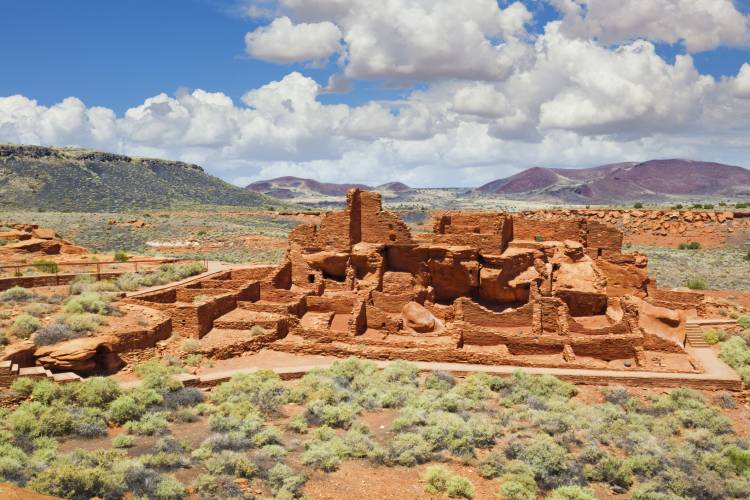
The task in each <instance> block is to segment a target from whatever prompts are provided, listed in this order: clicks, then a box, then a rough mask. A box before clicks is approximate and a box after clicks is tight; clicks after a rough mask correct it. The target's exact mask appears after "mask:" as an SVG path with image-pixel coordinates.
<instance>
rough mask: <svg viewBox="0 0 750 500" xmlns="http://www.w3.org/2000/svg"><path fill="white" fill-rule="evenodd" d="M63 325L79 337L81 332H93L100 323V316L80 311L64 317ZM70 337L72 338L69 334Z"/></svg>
mask: <svg viewBox="0 0 750 500" xmlns="http://www.w3.org/2000/svg"><path fill="white" fill-rule="evenodd" d="M63 321H64V324H65V326H66V327H67V328H68V329H69V330H71V331H72V332H73V333H74V334H77V335H75V336H76V337H80V336H81V335H82V334H85V333H88V332H93V331H94V330H96V329H97V328H99V325H100V324H101V323H102V321H101V318H100V317H99V316H98V315H96V314H90V313H80V314H69V315H67V316H65V318H64V320H63ZM71 338H74V337H73V336H72V335H71Z"/></svg>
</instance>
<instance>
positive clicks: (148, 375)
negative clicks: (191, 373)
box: [135, 360, 182, 393]
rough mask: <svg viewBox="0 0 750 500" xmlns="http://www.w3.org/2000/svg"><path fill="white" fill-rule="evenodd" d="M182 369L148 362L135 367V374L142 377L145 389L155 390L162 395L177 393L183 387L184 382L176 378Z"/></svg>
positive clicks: (155, 361)
mask: <svg viewBox="0 0 750 500" xmlns="http://www.w3.org/2000/svg"><path fill="white" fill-rule="evenodd" d="M179 372H180V369H179V368H178V367H175V366H167V365H163V364H161V363H159V361H157V360H151V361H146V362H144V363H139V364H137V365H136V366H135V373H136V375H138V376H139V377H141V379H142V381H143V383H142V387H143V388H144V389H154V390H156V391H158V392H161V393H166V392H170V391H176V390H177V389H180V388H181V387H182V382H180V381H179V380H177V379H176V378H174V375H175V374H177V373H179Z"/></svg>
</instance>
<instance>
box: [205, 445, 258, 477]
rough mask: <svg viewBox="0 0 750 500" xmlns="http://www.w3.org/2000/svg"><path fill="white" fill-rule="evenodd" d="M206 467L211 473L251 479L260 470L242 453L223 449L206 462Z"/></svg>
mask: <svg viewBox="0 0 750 500" xmlns="http://www.w3.org/2000/svg"><path fill="white" fill-rule="evenodd" d="M205 465H206V469H208V471H209V472H210V473H211V474H228V475H231V476H235V477H243V478H246V479H250V478H252V477H253V476H255V475H256V473H257V472H258V467H257V466H256V465H255V464H254V463H253V462H252V461H251V460H250V459H249V458H248V457H247V456H245V455H243V454H242V453H237V452H236V451H229V450H223V451H222V452H221V453H219V454H217V455H214V456H212V457H211V458H209V459H208V460H206V462H205Z"/></svg>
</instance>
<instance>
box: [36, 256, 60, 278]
mask: <svg viewBox="0 0 750 500" xmlns="http://www.w3.org/2000/svg"><path fill="white" fill-rule="evenodd" d="M31 265H32V266H34V268H35V269H36V270H37V271H39V272H42V273H49V274H56V273H57V272H58V271H59V270H60V268H59V266H58V265H57V262H55V261H53V260H48V259H40V260H35V261H34V262H33V263H32V264H31Z"/></svg>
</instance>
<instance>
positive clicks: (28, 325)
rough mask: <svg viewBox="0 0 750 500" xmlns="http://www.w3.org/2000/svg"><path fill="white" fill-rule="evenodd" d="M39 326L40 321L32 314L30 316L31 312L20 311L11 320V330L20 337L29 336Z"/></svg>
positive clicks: (25, 337)
mask: <svg viewBox="0 0 750 500" xmlns="http://www.w3.org/2000/svg"><path fill="white" fill-rule="evenodd" d="M40 326H41V323H40V322H39V320H38V319H36V318H35V317H34V316H32V315H31V314H27V313H22V314H20V315H19V316H18V317H17V318H16V320H15V321H14V322H13V326H11V331H12V332H13V334H14V335H15V336H16V337H18V338H20V339H27V338H29V337H30V336H31V334H32V333H34V332H35V331H37V330H38V329H39V327H40Z"/></svg>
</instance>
